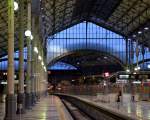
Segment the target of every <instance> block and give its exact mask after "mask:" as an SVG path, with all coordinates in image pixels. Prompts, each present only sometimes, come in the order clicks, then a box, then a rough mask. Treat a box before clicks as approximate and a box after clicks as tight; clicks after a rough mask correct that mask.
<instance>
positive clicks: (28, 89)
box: [26, 0, 31, 109]
mask: <svg viewBox="0 0 150 120" xmlns="http://www.w3.org/2000/svg"><path fill="white" fill-rule="evenodd" d="M27 6H28V17H27V29H28V30H29V31H31V0H28V3H27ZM27 52H28V53H27V76H26V85H27V86H26V108H27V109H30V108H31V39H30V36H29V37H27Z"/></svg>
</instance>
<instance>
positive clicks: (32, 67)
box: [31, 16, 36, 106]
mask: <svg viewBox="0 0 150 120" xmlns="http://www.w3.org/2000/svg"><path fill="white" fill-rule="evenodd" d="M32 32H33V36H34V37H33V40H32V51H31V53H32V63H31V74H32V78H31V94H32V100H31V102H32V106H34V105H35V102H36V84H35V81H36V77H35V69H36V68H35V66H36V63H35V62H36V53H35V52H34V47H35V42H36V41H35V16H33V17H32Z"/></svg>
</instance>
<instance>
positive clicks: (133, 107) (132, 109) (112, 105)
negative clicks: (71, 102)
mask: <svg viewBox="0 0 150 120" xmlns="http://www.w3.org/2000/svg"><path fill="white" fill-rule="evenodd" d="M80 97H82V98H84V99H86V100H87V99H88V100H90V101H93V102H94V103H96V104H98V105H100V106H103V107H106V108H108V109H112V110H116V111H120V112H122V113H124V114H126V115H128V116H133V117H136V118H138V119H139V120H150V102H148V101H139V102H131V101H130V102H129V101H128V102H122V103H121V102H120V103H117V102H108V103H104V102H101V101H98V100H97V99H96V98H97V97H96V96H80Z"/></svg>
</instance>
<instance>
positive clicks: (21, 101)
mask: <svg viewBox="0 0 150 120" xmlns="http://www.w3.org/2000/svg"><path fill="white" fill-rule="evenodd" d="M19 6H20V9H19V93H18V96H17V113H18V114H22V113H25V109H24V108H25V94H24V23H23V22H24V21H23V17H24V15H23V13H24V0H20V1H19Z"/></svg>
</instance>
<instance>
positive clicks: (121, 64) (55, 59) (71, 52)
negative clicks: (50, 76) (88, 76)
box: [48, 49, 125, 69]
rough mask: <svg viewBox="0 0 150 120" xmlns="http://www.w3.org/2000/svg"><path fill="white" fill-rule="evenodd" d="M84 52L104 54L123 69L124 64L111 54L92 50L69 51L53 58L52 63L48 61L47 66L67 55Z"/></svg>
mask: <svg viewBox="0 0 150 120" xmlns="http://www.w3.org/2000/svg"><path fill="white" fill-rule="evenodd" d="M85 50H86V51H93V52H100V53H101V54H104V55H105V56H108V57H112V58H114V60H116V62H117V63H118V64H119V65H120V66H121V67H122V68H123V69H125V64H124V63H123V62H122V61H121V60H120V59H119V58H117V57H116V56H114V55H112V54H110V53H107V52H102V51H98V50H93V49H81V50H75V51H69V52H67V53H64V54H62V55H59V56H57V57H56V58H54V59H53V60H52V61H50V62H49V63H48V66H51V65H53V64H55V63H56V62H57V61H59V60H60V59H62V58H63V57H65V56H69V55H72V54H74V53H76V52H80V51H85ZM75 67H76V68H78V67H77V66H75Z"/></svg>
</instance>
